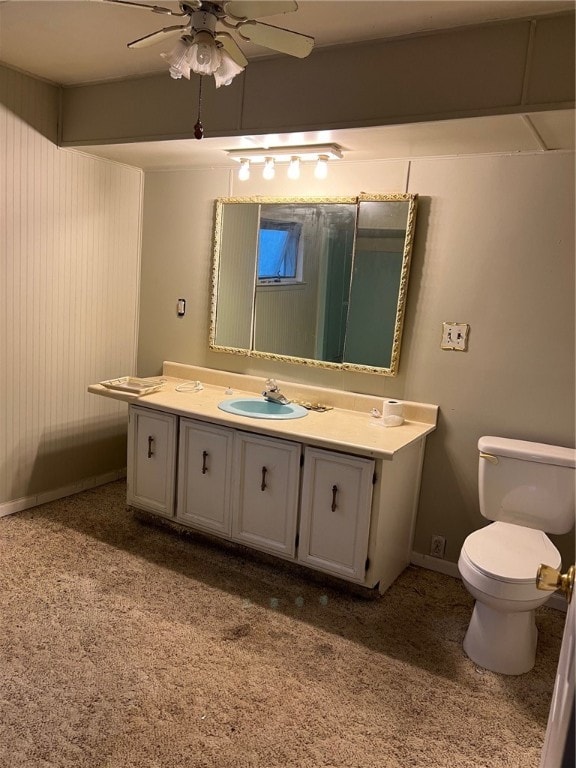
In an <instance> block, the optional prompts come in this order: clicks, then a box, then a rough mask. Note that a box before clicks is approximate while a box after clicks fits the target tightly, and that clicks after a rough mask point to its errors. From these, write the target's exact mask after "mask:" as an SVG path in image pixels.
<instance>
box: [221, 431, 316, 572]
mask: <svg viewBox="0 0 576 768" xmlns="http://www.w3.org/2000/svg"><path fill="white" fill-rule="evenodd" d="M300 453H301V448H300V445H299V444H298V443H292V442H288V441H287V440H274V439H273V438H267V437H260V436H258V435H251V434H247V433H244V432H238V433H237V434H236V445H235V449H234V480H233V489H234V492H233V514H232V538H233V539H235V540H236V541H241V542H243V543H245V544H248V545H250V546H251V547H256V548H257V549H263V550H265V551H267V552H272V553H273V554H276V555H283V556H285V557H294V551H295V540H296V519H297V509H298V493H299V485H300Z"/></svg>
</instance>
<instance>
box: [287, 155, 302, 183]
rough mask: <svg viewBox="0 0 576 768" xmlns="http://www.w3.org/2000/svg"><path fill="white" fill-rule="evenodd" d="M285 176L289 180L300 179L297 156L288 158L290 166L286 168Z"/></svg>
mask: <svg viewBox="0 0 576 768" xmlns="http://www.w3.org/2000/svg"><path fill="white" fill-rule="evenodd" d="M286 175H287V176H288V178H289V179H299V178H300V158H299V157H298V155H294V156H292V157H291V158H290V164H289V166H288V172H287V174H286Z"/></svg>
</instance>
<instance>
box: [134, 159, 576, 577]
mask: <svg viewBox="0 0 576 768" xmlns="http://www.w3.org/2000/svg"><path fill="white" fill-rule="evenodd" d="M408 178H409V184H408V182H407V179H408ZM360 191H368V192H403V191H407V192H412V193H417V194H418V195H420V200H419V211H418V217H417V225H416V239H415V250H414V255H413V266H412V272H411V279H410V287H409V299H408V308H407V317H406V323H405V336H404V341H403V348H402V352H401V359H400V373H399V376H398V377H396V378H387V377H380V376H370V375H367V374H365V375H360V374H353V373H347V372H342V373H340V372H333V371H327V370H322V369H312V368H307V367H300V366H297V365H291V364H287V363H286V364H279V363H272V362H268V361H265V360H248V359H246V358H243V357H238V356H235V355H225V354H217V353H211V352H209V351H208V349H207V338H208V318H209V305H208V294H209V289H210V258H211V226H212V204H213V202H212V201H213V198H215V197H220V196H226V195H256V194H261V195H263V194H266V195H279V196H281V195H285V196H287V195H300V194H308V195H317V194H322V193H324V194H326V195H352V194H356V193H358V192H360ZM574 202H575V201H574V154H573V153H568V152H558V153H554V152H551V153H546V154H545V153H539V154H517V155H509V156H502V155H499V156H478V157H460V158H457V157H454V158H439V159H419V160H413V161H411V162H410V161H381V162H375V163H342V164H340V165H339V164H337V163H335V164H333V165H331V166H330V176H329V179H328V180H327V181H326V182H320V181H317V180H315V179H314V178H313V177H312V175H311V171H310V169H305V172H304V173H303V175H302V178H301V179H300V181H298V182H290V184H289V185H288V182H286V181H283V180H282V179H275V180H274V181H272V182H263V181H261V180H258V179H257V178H255V179H251V180H250V181H248V182H243V183H241V182H238V181H237V180H236V179H235V178H234V177H233V176H232V175H231V174H229V173H228V172H226V171H222V170H218V171H189V172H174V173H171V172H157V173H148V174H147V175H146V184H145V208H144V211H145V214H144V238H143V251H142V294H141V302H142V304H141V323H140V337H139V354H138V370H139V373H140V374H142V375H152V374H156V373H158V372H159V371H160V369H161V364H162V361H163V360H166V359H171V360H176V361H178V362H183V363H193V364H198V365H207V366H209V367H215V368H221V369H224V370H230V371H239V372H245V373H252V374H256V375H259V376H262V377H263V378H265V377H266V376H269V375H275V376H277V377H278V378H285V379H291V380H294V381H299V382H306V383H317V384H321V385H325V386H329V387H336V388H342V389H346V390H350V391H358V392H367V393H375V394H379V395H382V396H392V397H401V398H405V399H410V400H418V401H423V402H430V403H437V404H438V405H439V406H440V420H439V425H438V430H437V431H436V432H435V433H434V434H433V435H432V436H431V437H430V438H429V441H428V445H427V451H426V460H425V466H424V477H423V483H422V493H421V499H420V505H419V514H418V524H417V529H416V538H415V549H416V551H418V552H420V553H427V552H428V548H429V541H430V536H431V534H432V533H437V534H441V535H443V536H445V537H446V539H447V551H446V555H447V559H448V560H450V561H452V562H455V561H456V560H457V557H458V553H459V550H460V547H461V544H462V541H463V539H464V538H465V536H466V535H467V534H468V533H469V532H470V531H472V530H474V529H476V528H478V527H480V526H481V525H482V524H483V522H484V520H483V518H482V517H481V516H480V513H479V511H478V498H477V481H476V471H477V452H476V443H477V440H478V437H480V436H481V435H484V434H497V435H504V436H510V437H517V438H522V439H528V440H538V441H542V442H550V443H556V444H560V445H568V446H570V445H574V424H575V413H574V392H575V383H574V368H575V365H574ZM179 296H184V297H185V298H187V300H188V308H189V309H188V312H187V315H186V317H184V318H177V317H176V299H177V298H178V297H179ZM445 320H454V321H459V322H466V323H470V325H471V332H470V340H469V341H470V344H469V351H468V352H466V353H455V352H445V351H442V350H441V349H440V335H441V330H442V322H443V321H445ZM374 332H375V330H374V329H367V333H374ZM556 541H557V542H558V544H559V546H560V548H561V550H562V553H563V555H564V558H565V561H566V562H568V561H569V560H571V559H572V558H573V544H572V541H573V537H572V536H571V535H568V536H566V537H563V538H562V539H561V540H558V539H556Z"/></svg>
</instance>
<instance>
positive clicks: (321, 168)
mask: <svg viewBox="0 0 576 768" xmlns="http://www.w3.org/2000/svg"><path fill="white" fill-rule="evenodd" d="M314 176H316V178H317V179H325V178H326V177H327V176H328V155H320V156H319V157H318V162H317V163H316V168H315V169H314Z"/></svg>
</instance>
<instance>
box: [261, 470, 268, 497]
mask: <svg viewBox="0 0 576 768" xmlns="http://www.w3.org/2000/svg"><path fill="white" fill-rule="evenodd" d="M266 472H268V470H267V469H266V467H262V484H261V485H260V490H261V491H265V490H266Z"/></svg>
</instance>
